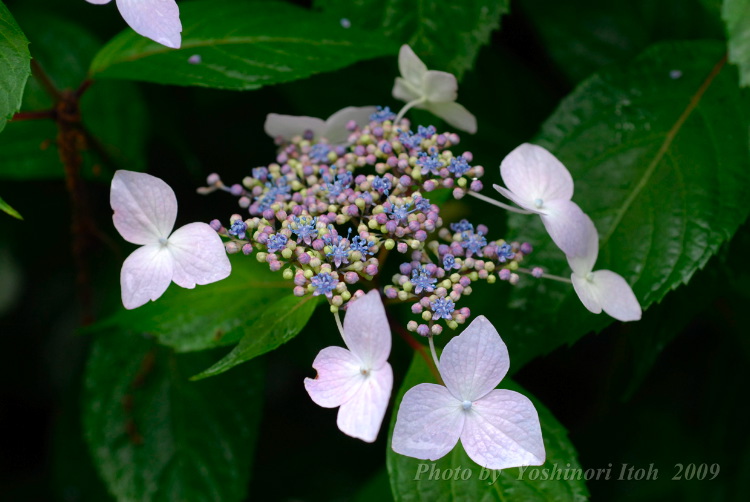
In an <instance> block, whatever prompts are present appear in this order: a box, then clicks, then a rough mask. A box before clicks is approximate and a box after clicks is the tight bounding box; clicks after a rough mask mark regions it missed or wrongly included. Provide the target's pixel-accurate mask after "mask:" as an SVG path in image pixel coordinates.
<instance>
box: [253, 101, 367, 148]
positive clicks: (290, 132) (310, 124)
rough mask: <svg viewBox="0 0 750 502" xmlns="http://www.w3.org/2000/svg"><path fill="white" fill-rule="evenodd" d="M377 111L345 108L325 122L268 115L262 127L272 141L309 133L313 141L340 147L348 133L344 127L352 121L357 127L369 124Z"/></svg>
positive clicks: (287, 139) (273, 114)
mask: <svg viewBox="0 0 750 502" xmlns="http://www.w3.org/2000/svg"><path fill="white" fill-rule="evenodd" d="M377 110H378V109H377V107H375V106H347V107H346V108H343V109H341V110H339V111H337V112H336V113H334V114H333V115H331V116H330V117H328V119H327V120H323V119H319V118H317V117H306V116H304V115H301V116H296V115H281V114H278V113H269V114H268V116H267V117H266V122H265V124H264V126H263V127H264V130H265V131H266V134H268V135H269V136H271V137H272V138H274V139H276V138H282V139H284V140H285V141H290V140H291V139H292V138H293V137H295V136H302V135H303V134H304V133H305V132H307V131H310V132H312V134H313V141H318V140H320V139H323V138H325V139H326V140H327V141H328V143H330V144H331V145H340V144H344V143H346V142H347V138H348V136H349V131H347V129H346V126H347V124H348V123H349V122H350V121H354V123H355V124H357V125H358V126H363V125H366V124H367V123H369V122H370V115H372V114H373V113H375V112H376V111H377Z"/></svg>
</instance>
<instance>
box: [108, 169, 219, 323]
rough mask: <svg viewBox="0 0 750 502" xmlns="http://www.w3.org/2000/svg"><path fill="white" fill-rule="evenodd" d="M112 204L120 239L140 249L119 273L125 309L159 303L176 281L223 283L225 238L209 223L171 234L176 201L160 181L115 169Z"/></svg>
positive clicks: (185, 283) (184, 284)
mask: <svg viewBox="0 0 750 502" xmlns="http://www.w3.org/2000/svg"><path fill="white" fill-rule="evenodd" d="M110 204H111V205H112V209H113V210H114V215H113V216H112V220H113V221H114V224H115V228H117V231H118V232H120V235H122V237H123V238H124V239H125V240H126V241H128V242H132V243H133V244H139V245H141V247H140V248H138V249H136V250H135V251H133V253H131V255H130V256H128V258H127V259H126V260H125V263H123V265H122V271H121V272H120V285H121V287H122V303H123V305H125V308H127V309H134V308H136V307H140V306H141V305H143V304H145V303H147V302H148V301H149V300H156V299H157V298H159V297H160V296H161V295H162V294H164V291H166V290H167V287H168V286H169V284H170V282H172V281H174V282H175V284H177V285H178V286H182V287H183V288H194V287H195V285H196V284H201V285H203V284H209V283H212V282H216V281H219V280H221V279H224V278H226V277H228V276H229V274H230V272H231V271H232V266H231V264H230V263H229V258H228V257H227V254H226V251H225V250H224V244H223V243H222V241H221V237H219V235H218V234H217V233H216V231H215V230H214V229H212V228H211V227H210V226H209V225H207V224H206V223H189V224H187V225H185V226H183V227H181V228H179V229H177V230H175V231H174V232H172V229H173V228H174V223H175V220H176V218H177V198H176V197H175V194H174V192H173V191H172V189H171V188H170V187H169V185H167V184H166V183H164V181H162V180H160V179H159V178H156V177H154V176H151V175H150V174H145V173H136V172H132V171H117V172H116V173H115V176H114V178H113V179H112V188H111V191H110ZM170 234H171V235H170Z"/></svg>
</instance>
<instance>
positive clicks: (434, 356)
mask: <svg viewBox="0 0 750 502" xmlns="http://www.w3.org/2000/svg"><path fill="white" fill-rule="evenodd" d="M427 338H428V339H429V341H430V352H431V353H432V360H433V361H434V362H435V367H436V368H438V371H440V363H439V362H438V357H437V352H435V342H433V341H432V335H430V336H428V337H427Z"/></svg>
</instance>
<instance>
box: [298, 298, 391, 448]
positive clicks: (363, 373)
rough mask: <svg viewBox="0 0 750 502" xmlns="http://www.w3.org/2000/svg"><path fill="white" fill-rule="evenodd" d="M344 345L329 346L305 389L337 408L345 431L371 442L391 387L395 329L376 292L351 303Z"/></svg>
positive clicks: (319, 401)
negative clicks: (392, 328)
mask: <svg viewBox="0 0 750 502" xmlns="http://www.w3.org/2000/svg"><path fill="white" fill-rule="evenodd" d="M349 305H350V306H349V308H348V309H347V313H346V317H344V333H343V334H344V343H345V344H346V346H347V348H348V350H347V349H345V348H343V347H326V348H325V349H323V350H321V351H320V353H319V354H318V356H317V357H316V358H315V360H314V361H313V368H315V370H317V372H318V375H317V376H316V377H315V378H314V379H313V378H305V389H307V392H308V394H310V397H311V398H312V400H313V401H314V402H315V403H316V404H318V405H319V406H322V407H324V408H336V407H339V412H338V417H337V420H336V424H337V425H338V427H339V429H340V430H341V432H343V433H344V434H346V435H348V436H351V437H354V438H358V439H361V440H363V441H367V442H368V443H372V442H373V441H375V439H376V438H377V436H378V431H379V430H380V426H381V424H382V423H383V417H384V416H385V410H386V408H387V406H388V400H389V399H390V396H391V390H392V388H393V370H392V369H391V365H390V364H388V362H387V359H388V356H389V355H390V353H391V330H390V328H389V327H388V320H387V319H386V316H385V308H384V307H383V302H382V300H381V299H380V294H379V293H378V291H377V290H372V291H370V292H369V293H368V294H366V295H364V296H363V297H361V298H359V299H357V300H356V301H354V302H352V303H350V304H349Z"/></svg>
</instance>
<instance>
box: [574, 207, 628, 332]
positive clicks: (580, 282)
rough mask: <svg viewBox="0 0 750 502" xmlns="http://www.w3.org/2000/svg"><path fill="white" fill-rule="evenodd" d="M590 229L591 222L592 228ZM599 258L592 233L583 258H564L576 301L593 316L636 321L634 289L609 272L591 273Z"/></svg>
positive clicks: (597, 237)
mask: <svg viewBox="0 0 750 502" xmlns="http://www.w3.org/2000/svg"><path fill="white" fill-rule="evenodd" d="M587 218H588V217H587ZM589 221H590V219H589ZM593 225H594V224H593V222H592V223H591V226H592V227H593ZM598 256H599V236H598V235H597V233H596V230H594V232H593V234H592V235H590V236H589V239H588V241H587V242H586V253H585V254H584V255H583V256H568V257H567V258H568V264H569V265H570V268H571V269H572V270H573V273H572V274H571V276H570V280H571V281H572V282H573V288H574V289H575V291H576V294H577V295H578V298H580V300H581V302H582V303H583V305H584V307H586V308H587V309H588V310H589V311H591V312H593V313H594V314H599V313H601V311H602V310H604V312H606V313H607V314H609V315H610V316H612V317H614V318H615V319H617V320H620V321H638V320H639V319H640V318H641V306H640V304H639V303H638V299H637V298H636V297H635V294H634V293H633V289H632V288H631V287H630V285H629V284H628V283H627V281H626V280H625V279H624V278H623V277H622V276H620V275H618V274H616V273H614V272H612V271H611V270H597V271H594V265H595V264H596V259H597V257H598Z"/></svg>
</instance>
